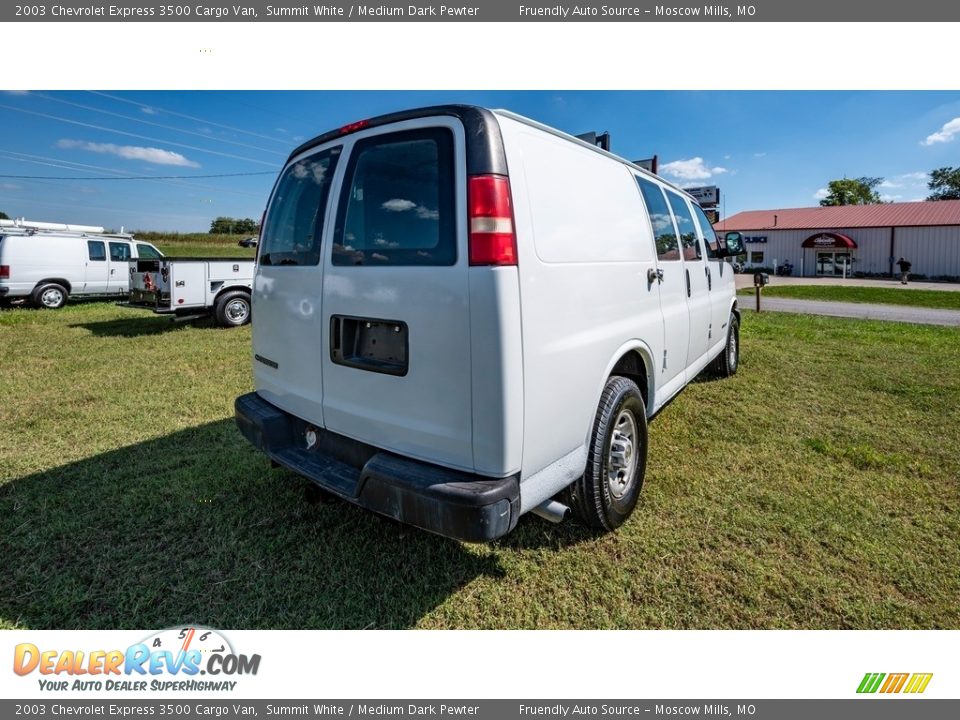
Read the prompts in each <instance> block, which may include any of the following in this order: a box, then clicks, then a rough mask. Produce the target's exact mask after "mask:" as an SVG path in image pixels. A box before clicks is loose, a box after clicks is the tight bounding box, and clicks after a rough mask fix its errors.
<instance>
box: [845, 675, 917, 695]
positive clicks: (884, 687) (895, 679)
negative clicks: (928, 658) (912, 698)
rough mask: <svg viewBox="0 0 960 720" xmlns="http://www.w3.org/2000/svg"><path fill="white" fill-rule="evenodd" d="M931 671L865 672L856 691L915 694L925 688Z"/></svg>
mask: <svg viewBox="0 0 960 720" xmlns="http://www.w3.org/2000/svg"><path fill="white" fill-rule="evenodd" d="M932 678H933V673H869V672H868V673H867V674H866V675H864V676H863V680H861V681H860V684H859V685H858V686H857V692H858V693H868V694H872V693H881V694H884V695H890V694H896V693H901V692H902V693H906V694H908V695H915V694H919V693H922V692H923V691H924V690H926V689H927V685H929V684H930V680H931V679H932Z"/></svg>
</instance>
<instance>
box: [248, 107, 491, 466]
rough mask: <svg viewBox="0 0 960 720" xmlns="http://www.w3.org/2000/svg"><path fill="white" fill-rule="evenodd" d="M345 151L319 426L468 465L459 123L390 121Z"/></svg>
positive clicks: (330, 268) (328, 264) (329, 264)
mask: <svg viewBox="0 0 960 720" xmlns="http://www.w3.org/2000/svg"><path fill="white" fill-rule="evenodd" d="M346 154H349V157H345V158H344V159H343V161H341V162H344V172H343V179H342V182H341V183H339V185H338V192H337V208H336V214H335V217H334V218H333V233H332V238H331V245H332V248H331V250H332V251H331V252H324V258H323V263H324V265H325V268H324V278H323V298H322V303H321V306H322V315H323V321H322V332H323V334H324V336H325V337H324V343H323V347H322V366H323V417H324V422H325V425H326V427H327V428H328V429H329V430H332V431H334V432H337V433H340V434H343V435H346V436H349V437H351V438H354V439H357V440H360V441H363V442H367V443H370V444H372V445H375V446H378V447H381V448H384V449H387V450H393V451H395V452H398V453H403V454H404V455H407V456H410V457H415V458H418V459H421V460H425V461H428V462H434V463H438V464H442V465H446V466H448V467H454V468H458V469H463V470H468V471H469V470H473V468H474V462H473V451H472V426H471V386H470V378H471V366H470V345H471V343H470V308H469V303H468V295H469V293H468V258H467V238H466V235H467V233H466V225H467V223H466V158H465V140H464V130H463V125H462V124H461V121H460V120H458V119H456V118H453V117H446V116H445V117H426V118H418V119H413V120H407V121H403V122H398V123H393V124H390V125H385V126H381V127H378V128H376V129H370V130H367V131H364V132H362V133H357V134H356V135H355V136H353V137H352V141H351V143H350V145H349V148H348V153H347V152H345V155H346ZM329 221H330V218H328V223H329ZM258 300H259V298H258ZM255 314H256V311H255ZM258 320H259V318H258ZM255 325H256V323H255Z"/></svg>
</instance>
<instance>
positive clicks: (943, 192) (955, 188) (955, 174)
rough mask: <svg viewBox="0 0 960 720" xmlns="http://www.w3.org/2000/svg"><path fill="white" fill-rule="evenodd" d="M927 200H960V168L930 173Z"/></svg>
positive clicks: (937, 170)
mask: <svg viewBox="0 0 960 720" xmlns="http://www.w3.org/2000/svg"><path fill="white" fill-rule="evenodd" d="M927 187H928V188H929V189H930V190H932V191H933V192H931V193H930V195H929V196H927V200H960V167H942V168H937V169H936V170H933V171H932V172H931V173H930V181H929V182H928V183H927Z"/></svg>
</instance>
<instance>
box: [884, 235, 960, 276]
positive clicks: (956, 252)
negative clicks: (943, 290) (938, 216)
mask: <svg viewBox="0 0 960 720" xmlns="http://www.w3.org/2000/svg"><path fill="white" fill-rule="evenodd" d="M895 252H896V256H897V257H900V256H901V255H902V256H903V257H904V258H906V259H907V260H909V261H910V262H911V263H913V268H912V271H913V272H915V273H922V274H924V275H927V276H931V277H932V276H936V275H953V276H956V277H960V226H957V225H950V226H945V227H924V228H897V240H896V250H895Z"/></svg>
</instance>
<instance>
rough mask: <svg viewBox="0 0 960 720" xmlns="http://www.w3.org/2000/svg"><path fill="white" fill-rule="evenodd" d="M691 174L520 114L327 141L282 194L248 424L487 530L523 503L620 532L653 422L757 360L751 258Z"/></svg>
mask: <svg viewBox="0 0 960 720" xmlns="http://www.w3.org/2000/svg"><path fill="white" fill-rule="evenodd" d="M742 249H743V248H742V244H741V239H740V238H739V236H737V235H736V234H734V233H731V234H728V235H727V236H726V238H725V240H724V241H723V242H721V241H718V239H717V237H716V235H715V234H714V231H713V228H712V227H711V225H710V223H709V222H708V221H707V218H706V216H705V215H704V213H703V211H702V210H701V209H700V208H699V206H698V205H697V204H696V203H695V202H694V201H693V200H692V199H691V198H690V197H689V196H688V195H687V194H685V193H684V192H683V191H682V190H679V189H677V188H674V187H672V186H670V185H669V184H667V183H665V182H664V181H663V180H661V179H660V178H658V177H656V176H654V175H651V174H649V173H647V172H645V171H644V170H642V169H640V168H639V167H637V166H635V165H632V164H631V163H629V162H627V161H625V160H622V159H620V158H618V157H616V156H614V155H611V154H609V153H607V152H604V151H602V150H600V149H598V148H596V147H594V146H591V145H589V144H587V143H584V142H581V141H579V140H577V139H575V138H573V137H570V136H568V135H565V134H563V133H561V132H558V131H556V130H553V129H551V128H548V127H545V126H543V125H540V124H538V123H536V122H533V121H531V120H528V119H526V118H522V117H519V116H517V115H514V114H511V113H509V112H504V111H490V110H485V109H481V108H475V107H466V106H442V107H431V108H424V109H420V110H413V111H409V112H401V113H396V114H392V115H386V116H382V117H378V118H375V119H372V120H368V121H362V122H358V123H354V124H352V125H348V126H346V127H344V128H342V129H341V130H339V131H334V132H330V133H327V134H325V135H321V136H320V137H318V138H316V139H314V140H312V141H310V142H308V143H306V144H304V145H302V146H301V147H299V148H298V149H297V150H295V151H294V153H293V155H292V156H291V157H290V160H289V161H288V163H287V165H286V167H285V168H284V170H283V172H282V173H281V175H280V177H279V179H278V181H277V183H276V186H275V188H274V190H273V194H272V196H271V198H270V201H269V204H268V207H267V212H266V216H265V223H264V226H263V233H262V239H261V242H260V247H259V260H258V263H257V268H256V270H255V274H254V289H253V305H254V311H255V313H256V315H257V322H256V323H254V327H253V352H254V363H253V364H254V379H255V387H256V392H254V393H250V394H247V395H243V396H241V397H239V398H237V401H236V418H237V423H238V425H239V427H240V429H241V431H242V432H243V434H244V435H245V436H246V437H247V438H248V439H249V440H250V442H252V443H253V444H254V445H255V446H256V447H257V448H259V449H260V450H262V451H263V452H265V453H266V454H267V455H268V456H269V457H270V458H271V459H272V460H273V461H274V462H275V463H277V464H279V465H282V466H285V467H287V468H290V469H292V470H294V471H295V472H297V473H300V474H302V475H304V476H306V477H308V478H309V479H311V480H312V481H314V482H315V483H317V484H318V485H319V486H321V487H322V488H324V489H325V490H327V491H329V492H331V493H333V494H335V495H338V496H340V497H341V498H344V499H346V500H349V501H350V502H353V503H356V504H358V505H361V506H363V507H366V508H369V509H371V510H374V511H376V512H378V513H381V514H383V515H387V516H389V517H392V518H396V519H397V520H400V521H401V522H405V523H410V524H412V525H416V526H418V527H421V528H424V529H426V530H430V531H433V532H436V533H440V534H441V535H446V536H449V537H454V538H459V539H463V540H471V541H477V540H490V539H493V538H497V537H499V536H501V535H504V534H505V533H507V532H509V531H510V530H512V529H513V528H514V527H515V526H516V524H517V520H518V518H519V517H520V515H522V514H523V513H525V512H528V511H534V512H537V513H538V514H541V515H544V516H546V517H548V518H549V519H554V520H559V519H561V518H562V517H564V516H565V515H566V514H567V513H568V512H572V513H573V515H574V516H576V517H577V518H578V519H579V520H580V521H582V522H585V523H587V524H588V525H591V526H593V527H596V528H600V529H606V530H612V529H614V528H616V527H618V526H619V525H621V524H622V523H623V522H624V521H625V520H626V519H627V517H629V515H630V513H631V512H632V511H633V509H634V507H635V505H636V503H637V497H638V494H639V492H640V486H641V484H642V482H643V476H644V469H645V465H646V458H647V419H648V418H650V417H651V416H652V415H653V414H654V413H656V412H657V411H658V410H659V409H660V408H661V407H663V405H664V404H665V403H666V402H667V401H668V400H669V399H670V398H671V397H673V396H674V395H675V394H676V393H677V392H679V391H680V390H681V389H682V388H683V387H684V386H685V385H686V384H687V383H688V382H689V381H690V380H692V379H693V378H694V377H695V376H696V375H697V374H698V373H699V372H700V371H701V370H703V369H704V368H706V367H707V366H708V365H710V364H712V365H713V367H714V369H715V370H716V371H717V372H718V373H719V374H722V375H730V374H733V373H734V372H735V371H736V369H737V362H738V352H739V345H738V324H739V312H738V310H737V303H736V297H735V293H734V282H733V272H732V269H731V267H730V266H729V264H727V263H725V262H724V261H723V259H722V258H723V257H725V256H729V255H735V254H738V253H740V252H742Z"/></svg>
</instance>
